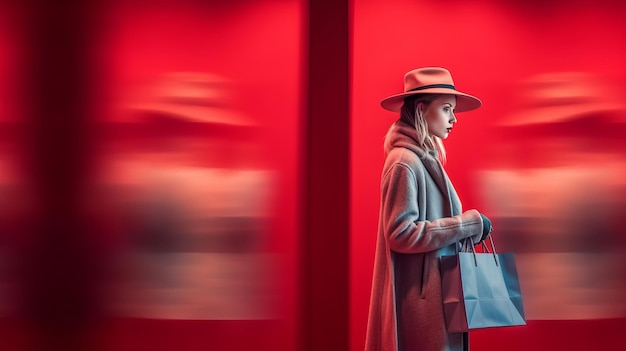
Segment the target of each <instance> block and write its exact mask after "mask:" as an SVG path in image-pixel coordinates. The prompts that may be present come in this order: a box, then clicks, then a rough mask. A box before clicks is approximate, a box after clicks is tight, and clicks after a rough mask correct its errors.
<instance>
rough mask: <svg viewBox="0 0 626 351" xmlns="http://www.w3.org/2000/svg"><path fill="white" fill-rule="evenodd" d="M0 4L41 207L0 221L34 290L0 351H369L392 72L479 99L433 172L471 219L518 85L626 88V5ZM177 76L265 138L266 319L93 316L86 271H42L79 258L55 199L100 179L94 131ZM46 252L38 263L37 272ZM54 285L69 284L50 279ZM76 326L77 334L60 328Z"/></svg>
mask: <svg viewBox="0 0 626 351" xmlns="http://www.w3.org/2000/svg"><path fill="white" fill-rule="evenodd" d="M1 6H2V7H0V10H2V11H1V12H0V13H2V15H1V16H0V18H1V19H2V21H1V23H2V25H0V52H2V53H3V54H2V58H1V59H0V92H1V93H2V94H3V100H1V101H2V105H0V111H1V112H2V114H3V116H2V117H0V121H3V123H4V121H13V122H17V127H16V124H15V123H8V122H7V123H4V124H3V126H2V134H1V136H2V140H1V142H2V147H3V151H4V152H6V153H8V154H10V156H11V157H13V158H15V159H17V165H16V167H17V168H18V169H19V170H20V172H22V177H23V179H24V182H25V184H26V185H27V189H28V190H29V193H31V196H34V198H36V199H38V200H37V201H36V203H37V206H34V207H28V206H26V207H25V208H26V210H23V211H22V210H21V208H20V207H19V206H10V208H11V209H12V210H11V211H6V210H4V212H3V213H4V217H3V221H7V222H5V224H6V223H11V225H8V226H7V225H5V226H4V230H3V232H2V245H3V246H2V248H3V251H4V252H8V256H7V257H16V258H17V259H16V262H19V264H18V266H19V267H18V268H20V269H25V270H26V271H28V272H30V273H31V274H32V275H30V276H26V277H23V278H22V280H19V279H18V281H21V282H22V284H23V285H24V286H25V287H23V288H24V289H25V290H26V291H27V292H28V293H29V294H28V295H27V296H26V297H20V298H17V299H16V301H21V303H22V307H23V309H24V310H25V311H24V310H19V309H18V312H15V311H14V313H13V314H11V313H9V314H8V315H6V314H5V315H4V316H3V319H2V323H1V324H0V339H2V340H3V341H2V345H0V348H2V349H7V350H22V349H29V350H30V349H33V350H35V349H36V350H46V349H63V350H70V349H76V350H83V349H86V350H93V349H95V350H137V349H151V350H206V349H210V350H237V349H257V350H303V349H309V350H325V351H326V350H338V351H339V350H342V351H343V350H346V349H347V348H349V349H350V350H362V348H363V344H364V338H365V328H366V323H367V311H368V304H369V294H370V284H371V274H372V265H373V253H374V245H375V233H376V228H377V220H378V218H377V216H378V206H379V198H378V196H379V193H378V188H379V176H380V169H381V166H382V162H383V157H384V155H383V152H382V140H383V137H384V134H385V132H386V130H387V128H388V126H389V125H390V124H391V123H392V122H393V121H394V120H395V118H396V116H395V115H394V114H392V113H389V112H386V111H384V110H382V109H381V108H380V107H379V105H378V103H379V101H380V99H381V98H383V97H385V96H387V95H391V94H394V93H396V92H399V91H400V90H401V89H402V81H401V78H402V75H403V74H404V73H405V72H406V71H408V70H410V69H413V68H416V67H420V66H430V65H436V66H443V67H446V68H448V69H450V70H451V71H452V73H453V76H454V79H455V81H456V83H457V87H458V88H459V89H461V90H463V91H467V92H470V93H472V94H474V95H476V96H479V97H480V98H481V99H482V100H483V102H484V107H483V108H481V109H480V110H478V111H476V112H472V113H468V114H461V115H459V124H458V128H455V132H454V134H453V135H452V137H451V138H450V139H449V140H448V141H447V142H446V147H447V150H448V155H449V157H448V159H449V162H448V163H447V165H446V168H447V171H448V173H449V175H450V177H451V178H452V180H453V182H454V184H455V187H456V189H457V191H458V192H459V194H460V196H461V198H462V200H463V203H464V207H465V208H481V207H482V206H484V204H483V203H481V199H480V197H479V196H478V194H477V193H476V190H475V187H474V185H473V179H472V178H471V173H472V171H473V170H476V169H480V167H481V166H484V165H485V164H488V163H489V162H490V160H488V159H485V157H483V155H486V154H489V151H490V150H492V149H494V148H497V147H498V145H497V143H490V141H491V140H492V139H494V138H493V136H492V135H491V134H490V133H491V131H492V129H491V127H492V126H493V124H494V123H495V122H496V121H497V120H498V119H500V118H502V117H503V116H504V115H505V114H506V113H507V112H510V111H512V110H513V109H514V107H515V101H514V100H515V98H514V97H513V94H512V93H511V92H514V91H515V86H516V84H517V82H519V81H520V80H521V79H523V78H525V77H528V76H531V75H534V74H539V73H545V72H553V71H566V70H571V71H583V72H591V73H594V74H600V75H603V76H608V77H610V78H611V79H613V81H614V82H615V83H616V84H617V86H619V87H621V89H624V86H626V66H625V65H624V62H626V22H624V18H625V17H626V8H625V7H624V5H622V2H621V1H618V0H615V1H612V0H600V1H590V0H576V1H565V0H550V1H543V2H540V1H526V2H519V1H504V2H502V1H495V0H494V1H461V0H456V1H448V2H439V1H434V0H433V1H431V0H421V1H408V0H388V1H372V0H353V1H349V2H348V1H346V2H333V1H329V2H326V3H325V2H323V1H321V2H316V1H314V0H312V1H310V2H305V1H299V0H237V1H227V2H222V1H208V2H206V1H195V0H185V1H173V0H160V1H141V0H136V1H113V2H107V1H99V2H98V1H90V2H82V1H78V0H77V1H60V2H46V1H36V0H31V1H25V2H20V3H19V4H18V3H17V2H16V3H15V4H14V3H12V2H2V3H1ZM5 17H6V21H5ZM171 71H209V72H216V73H219V74H220V75H222V76H225V77H227V78H229V79H232V81H234V82H236V87H237V89H238V90H237V94H236V95H235V100H236V101H235V106H236V109H237V110H238V111H239V112H241V113H242V114H244V115H246V116H252V118H253V119H255V120H257V121H259V122H261V123H263V125H264V126H265V130H264V132H263V135H262V136H261V140H263V141H264V142H265V143H266V144H267V145H268V147H269V148H270V151H271V152H270V153H269V154H270V155H271V157H269V161H270V163H271V164H272V166H274V167H276V169H277V170H278V171H279V172H280V184H281V186H280V187H279V188H278V201H277V204H276V209H275V221H274V222H273V227H272V228H273V230H274V232H273V237H272V238H273V246H272V250H276V251H277V252H280V253H281V254H283V257H284V265H283V268H282V269H281V271H280V272H279V273H280V274H281V275H282V277H283V280H282V283H281V288H282V289H283V290H282V291H283V295H282V296H281V297H282V300H281V301H282V305H281V306H279V307H278V308H277V309H278V311H277V312H278V314H279V315H280V316H281V319H280V320H278V321H193V320H191V321H179V320H149V319H148V320H144V319H123V318H99V317H101V316H100V315H98V314H97V313H96V312H92V309H91V307H89V306H92V305H93V304H95V302H93V301H91V300H90V299H91V298H94V297H95V296H96V295H97V294H95V293H93V292H91V290H89V289H88V286H89V282H91V281H92V280H93V279H94V278H85V277H84V276H83V275H81V274H80V272H77V271H76V269H75V267H77V266H80V264H81V263H84V262H90V261H89V259H86V258H84V257H83V256H81V255H77V256H76V257H74V256H71V255H70V257H73V258H74V259H75V260H79V261H78V264H76V261H72V260H69V263H55V262H56V261H55V259H56V258H58V257H59V256H63V255H64V254H67V253H68V252H69V253H73V252H74V251H72V250H70V249H68V247H73V245H78V246H79V247H80V245H79V243H80V242H81V241H80V239H78V238H81V236H80V234H81V233H84V231H83V229H76V228H80V225H77V226H68V225H66V223H68V222H70V223H75V222H76V223H82V222H83V218H82V216H81V212H80V210H79V209H77V208H76V207H75V206H76V205H75V203H74V202H72V201H69V202H67V201H64V199H66V198H67V196H66V195H67V194H70V197H72V196H76V197H80V195H81V190H80V189H81V188H80V184H82V183H84V182H85V181H86V180H88V179H90V177H92V176H93V175H94V173H95V174H96V175H97V169H98V168H97V165H98V162H99V156H100V155H99V154H98V153H97V152H96V151H93V150H96V148H95V147H94V146H95V145H97V144H96V143H97V142H98V140H99V139H98V138H99V137H102V135H101V134H99V132H98V129H97V128H96V125H97V124H98V123H99V121H102V120H105V119H106V118H107V116H109V115H110V114H113V113H114V110H115V106H116V104H117V103H118V100H116V99H118V98H119V95H120V94H121V92H120V90H123V89H124V87H125V86H127V85H128V84H132V83H133V82H136V81H141V80H142V79H145V78H146V77H149V76H151V75H153V74H158V73H163V72H171ZM348 85H349V86H348ZM14 94H15V95H14ZM16 95H17V97H16ZM21 122H24V123H21ZM15 130H18V131H20V133H17V134H16V133H14V131H15ZM7 145H9V146H7ZM7 150H8V151H7ZM32 194H34V195H32ZM11 200H14V199H11ZM9 202H12V203H11V205H14V204H16V202H15V201H9ZM3 204H4V202H3ZM16 207H18V209H17V210H16V209H15V208H16ZM20 211H21V212H20ZM7 213H9V214H10V215H7ZM11 216H14V217H11ZM59 216H60V217H59ZM7 218H8V219H7ZM16 218H17V220H16ZM59 218H60V219H59ZM23 222H27V223H35V228H36V229H35V230H33V229H32V228H31V226H30V224H29V225H26V226H25V225H24V223H23ZM15 223H18V224H15ZM24 228H26V229H24ZM68 228H69V229H68ZM61 233H64V234H63V235H59V234H61ZM68 233H69V234H68ZM22 237H27V238H31V239H33V240H30V241H29V240H22ZM99 239H103V241H106V238H99ZM33 242H37V243H43V245H35V244H33ZM30 245H32V246H30ZM40 247H41V248H40ZM24 248H25V249H24ZM24 250H25V251H24ZM68 250H69V251H68ZM94 250H95V251H94V252H96V253H98V252H100V251H101V250H104V249H103V248H98V247H97V248H96V249H94ZM40 252H43V253H44V255H43V258H42V256H37V255H35V254H36V253H40ZM46 253H47V254H46ZM46 255H48V256H46ZM66 256H67V255H66ZM81 260H86V261H81ZM25 261H32V262H33V263H34V264H27V263H24V262H25ZM24 267H26V268H24ZM33 267H35V268H34V269H35V271H34V272H35V273H33V271H32V269H33ZM42 267H43V268H42ZM46 267H47V269H44V268H46ZM50 267H51V268H50ZM73 267H74V268H73ZM38 269H40V270H38ZM66 269H67V270H66ZM18 271H19V270H18ZM59 271H62V272H63V273H66V274H67V276H65V278H68V279H69V280H68V281H69V283H67V281H66V284H65V285H64V284H61V283H59V281H57V280H54V279H46V277H48V276H50V274H49V273H51V272H52V273H58V272H59ZM92 294H93V295H92ZM73 296H79V297H83V298H84V297H85V296H87V298H85V300H86V301H87V302H85V305H84V306H87V307H84V309H81V307H80V306H83V305H78V307H76V305H74V304H73V302H74V301H73V300H72V298H73ZM24 301H25V302H24ZM58 304H60V306H62V307H63V306H66V305H64V304H67V306H74V307H72V308H70V309H69V312H72V313H73V314H72V313H68V311H67V310H64V309H63V308H61V309H60V310H58V311H56V312H54V311H53V312H50V311H49V310H50V309H49V308H48V307H50V306H52V305H55V306H56V305H58ZM52 310H54V308H53V309H52ZM55 313H56V314H55ZM70 314H71V315H72V316H73V315H78V316H82V317H76V318H78V319H72V318H73V317H68V315H70ZM49 318H51V319H50V320H48V319H49ZM81 318H83V319H81ZM76 320H78V321H81V320H87V321H89V323H88V325H87V324H86V325H87V327H84V326H83V328H82V329H73V327H74V326H75V325H74V324H73V323H75V321H76ZM64 324H66V326H69V328H66V327H63V325H64ZM625 324H626V322H624V320H623V319H619V320H579V321H532V320H531V321H529V324H528V326H527V327H523V328H509V329H496V330H487V331H481V332H476V333H473V334H472V345H473V347H474V348H477V349H481V350H501V349H506V350H529V349H530V350H545V349H557V350H558V349H569V350H588V349H589V350H591V349H594V350H595V349H611V348H614V347H617V346H618V345H620V344H621V342H619V343H618V341H620V339H619V338H620V337H621V335H620V333H621V332H623V331H624V330H626V329H625ZM59 325H60V326H59ZM51 326H52V327H51ZM55 333H58V334H55ZM348 344H349V346H348Z"/></svg>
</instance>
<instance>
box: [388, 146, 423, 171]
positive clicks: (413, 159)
mask: <svg viewBox="0 0 626 351" xmlns="http://www.w3.org/2000/svg"><path fill="white" fill-rule="evenodd" d="M395 166H405V167H408V168H409V169H411V170H412V171H413V172H422V170H423V169H424V164H423V162H422V159H421V157H420V155H418V154H416V153H415V152H414V151H412V150H410V149H407V148H404V147H394V148H392V149H391V150H389V152H388V153H387V158H386V160H385V169H390V168H393V167H395Z"/></svg>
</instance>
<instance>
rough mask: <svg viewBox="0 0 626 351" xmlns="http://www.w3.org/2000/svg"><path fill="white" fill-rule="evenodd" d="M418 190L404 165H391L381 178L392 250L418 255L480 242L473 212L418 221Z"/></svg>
mask: <svg viewBox="0 0 626 351" xmlns="http://www.w3.org/2000/svg"><path fill="white" fill-rule="evenodd" d="M423 186H425V185H422V187H423ZM418 188H420V186H419V185H418V181H417V177H416V176H415V173H414V172H413V171H412V170H411V168H410V167H409V166H408V165H407V164H404V163H396V164H394V165H392V166H391V168H390V169H389V170H388V171H387V172H386V173H385V175H384V177H383V186H382V199H381V201H382V213H381V216H382V217H381V220H382V226H383V230H384V231H385V235H386V237H387V241H388V242H389V248H390V249H391V250H393V251H396V252H400V253H420V252H428V251H434V250H437V249H440V248H442V247H445V246H448V245H450V244H452V243H454V242H457V241H459V240H461V239H464V238H467V237H471V238H472V241H473V242H474V243H477V242H478V241H480V238H481V236H482V231H483V223H482V219H481V216H480V213H479V212H478V211H476V210H468V211H466V212H464V213H462V214H460V215H458V216H454V217H445V218H440V219H437V220H434V221H426V220H423V221H420V220H419V214H420V212H419V211H420V209H419V206H418V191H419V189H418ZM421 191H424V189H421Z"/></svg>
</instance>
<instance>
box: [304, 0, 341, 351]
mask: <svg viewBox="0 0 626 351" xmlns="http://www.w3.org/2000/svg"><path fill="white" fill-rule="evenodd" d="M348 14H349V2H348V1H314V0H311V1H309V11H308V21H309V26H308V31H309V33H308V34H309V37H308V38H309V42H308V60H309V62H308V85H307V88H308V101H307V106H308V108H307V110H306V116H305V123H304V125H303V128H305V130H304V137H305V149H306V150H305V151H304V152H305V153H304V154H305V155H306V161H305V163H304V167H303V170H302V171H303V172H302V173H303V178H304V186H305V190H304V206H303V208H302V209H303V211H304V215H303V221H302V225H303V230H302V233H303V238H302V260H303V270H302V274H303V289H302V292H303V294H302V302H303V306H304V308H303V313H302V317H303V325H302V330H303V333H302V336H301V343H302V345H301V349H302V350H320V351H321V350H324V351H334V350H337V351H344V350H347V349H348V330H349V328H348V275H349V272H348V258H349V257H348V239H349V203H348V201H349V186H348V179H349V141H350V139H349V135H350V134H349V120H350V119H349V99H348V98H349V74H348V73H349V62H348V58H349V35H348V34H349V28H348V26H349V21H348V19H349V16H348Z"/></svg>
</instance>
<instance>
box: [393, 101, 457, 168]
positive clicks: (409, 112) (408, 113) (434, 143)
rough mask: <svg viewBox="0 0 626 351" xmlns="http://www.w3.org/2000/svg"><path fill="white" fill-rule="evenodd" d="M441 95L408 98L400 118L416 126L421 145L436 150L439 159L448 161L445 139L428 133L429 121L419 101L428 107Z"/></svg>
mask: <svg viewBox="0 0 626 351" xmlns="http://www.w3.org/2000/svg"><path fill="white" fill-rule="evenodd" d="M440 96H441V94H416V95H413V96H410V97H408V98H406V99H405V100H404V105H402V109H401V110H400V119H401V120H403V121H404V122H406V123H408V124H410V125H413V126H415V130H416V131H417V142H418V146H419V147H421V148H423V149H425V150H426V151H436V152H437V154H438V157H439V161H441V163H446V148H445V147H444V146H443V141H442V140H441V139H440V138H439V137H437V136H434V135H432V136H431V135H430V134H429V133H428V122H427V121H426V118H424V115H423V114H422V113H421V112H420V111H419V109H418V105H419V103H423V104H424V105H425V106H426V107H427V108H428V106H429V105H430V103H431V102H433V101H434V100H436V99H437V98H439V97H440Z"/></svg>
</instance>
